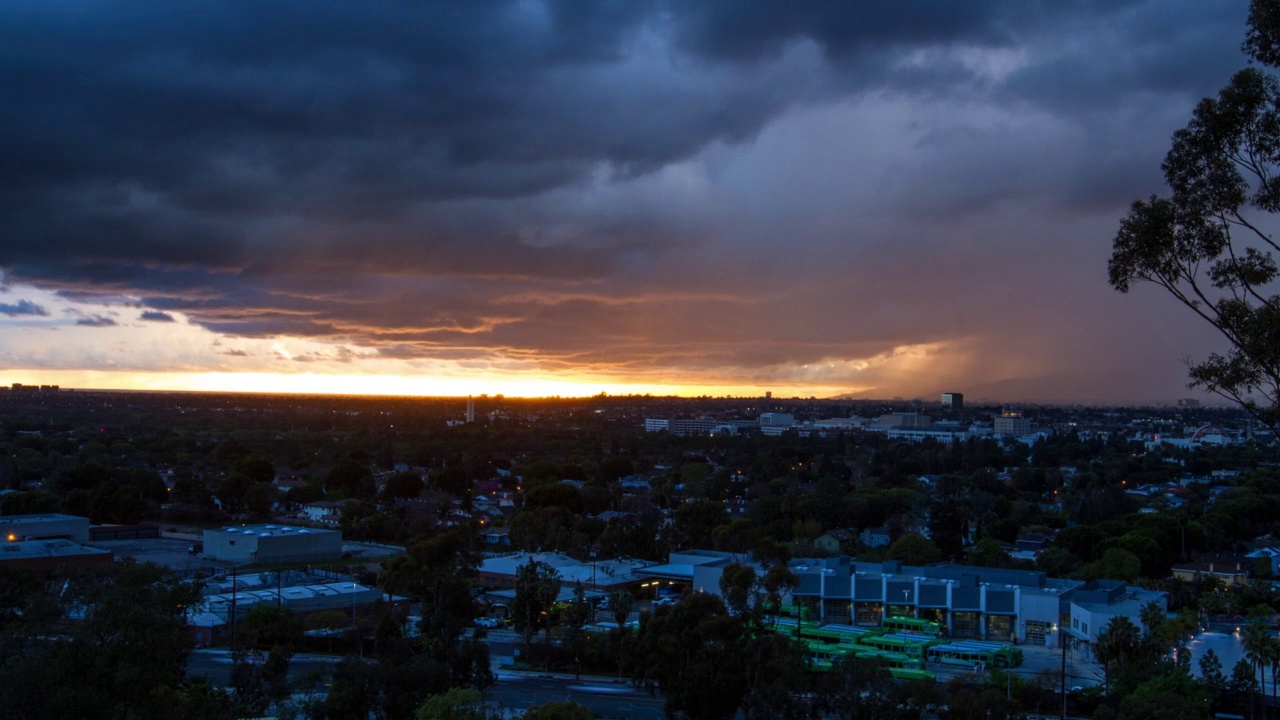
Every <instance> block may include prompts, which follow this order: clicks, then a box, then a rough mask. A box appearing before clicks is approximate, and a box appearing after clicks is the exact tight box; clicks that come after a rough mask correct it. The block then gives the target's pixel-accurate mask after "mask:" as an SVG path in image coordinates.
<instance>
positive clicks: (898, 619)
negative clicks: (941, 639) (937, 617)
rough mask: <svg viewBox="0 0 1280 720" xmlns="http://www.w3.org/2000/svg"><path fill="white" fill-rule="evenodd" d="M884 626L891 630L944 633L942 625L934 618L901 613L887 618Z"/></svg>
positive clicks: (928, 633)
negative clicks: (909, 615)
mask: <svg viewBox="0 0 1280 720" xmlns="http://www.w3.org/2000/svg"><path fill="white" fill-rule="evenodd" d="M883 627H884V629H885V630H888V631H889V632H907V633H916V634H918V635H932V636H934V637H938V636H939V635H941V634H942V626H941V625H939V624H938V623H936V622H934V621H932V620H925V619H923V618H913V617H903V616H901V615H895V616H892V617H887V618H885V619H884V623H883Z"/></svg>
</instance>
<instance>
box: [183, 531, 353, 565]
mask: <svg viewBox="0 0 1280 720" xmlns="http://www.w3.org/2000/svg"><path fill="white" fill-rule="evenodd" d="M204 555H205V556H206V557H209V558H211V559H213V560H217V561H220V562H225V563H233V564H236V565H269V564H273V563H307V562H330V561H333V560H337V559H339V558H341V557H342V533H340V532H338V531H337V530H320V529H316V528H300V527H291V526H287V525H246V526H243V527H229V528H223V529H221V530H205V531H204Z"/></svg>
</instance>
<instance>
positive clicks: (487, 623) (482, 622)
mask: <svg viewBox="0 0 1280 720" xmlns="http://www.w3.org/2000/svg"><path fill="white" fill-rule="evenodd" d="M476 627H482V628H500V627H502V621H501V620H499V619H498V618H495V617H482V618H476Z"/></svg>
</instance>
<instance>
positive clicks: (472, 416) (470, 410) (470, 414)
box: [467, 395, 476, 423]
mask: <svg viewBox="0 0 1280 720" xmlns="http://www.w3.org/2000/svg"><path fill="white" fill-rule="evenodd" d="M475 421H476V401H475V400H472V399H471V396H470V395H468V396H467V422H469V423H473V422H475Z"/></svg>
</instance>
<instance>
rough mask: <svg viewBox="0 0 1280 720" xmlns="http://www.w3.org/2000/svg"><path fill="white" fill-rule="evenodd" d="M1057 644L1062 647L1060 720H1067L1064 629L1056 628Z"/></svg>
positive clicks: (1065, 642) (1065, 640) (1065, 639)
mask: <svg viewBox="0 0 1280 720" xmlns="http://www.w3.org/2000/svg"><path fill="white" fill-rule="evenodd" d="M1058 644H1059V645H1061V646H1062V715H1061V718H1062V720H1067V638H1066V634H1065V632H1064V628H1062V627H1059V628H1058Z"/></svg>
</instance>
